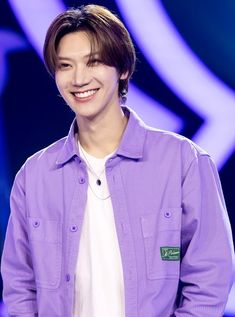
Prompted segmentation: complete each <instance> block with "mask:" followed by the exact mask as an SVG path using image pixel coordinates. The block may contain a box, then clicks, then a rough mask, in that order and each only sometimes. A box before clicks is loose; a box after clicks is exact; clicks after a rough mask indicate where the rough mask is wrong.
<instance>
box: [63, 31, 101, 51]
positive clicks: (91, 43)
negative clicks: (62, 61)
mask: <svg viewBox="0 0 235 317" xmlns="http://www.w3.org/2000/svg"><path fill="white" fill-rule="evenodd" d="M94 51H98V45H97V41H95V38H94V36H93V35H92V34H90V33H87V32H84V31H76V32H72V33H68V34H65V35H64V36H63V37H62V38H61V39H60V41H59V44H58V47H57V54H58V55H61V54H62V55H63V54H64V53H66V54H83V55H86V54H91V53H93V52H94Z"/></svg>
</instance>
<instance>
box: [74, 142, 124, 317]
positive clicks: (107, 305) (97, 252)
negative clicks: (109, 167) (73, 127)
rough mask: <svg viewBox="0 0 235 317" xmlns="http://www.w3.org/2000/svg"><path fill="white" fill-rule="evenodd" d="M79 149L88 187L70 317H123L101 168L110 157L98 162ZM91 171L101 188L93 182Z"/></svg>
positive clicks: (120, 277) (113, 229) (119, 267)
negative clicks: (84, 163)
mask: <svg viewBox="0 0 235 317" xmlns="http://www.w3.org/2000/svg"><path fill="white" fill-rule="evenodd" d="M79 147H80V153H81V157H82V158H83V159H84V161H85V162H86V163H87V165H88V168H87V170H88V176H89V186H88V192H87V204H86V209H85V214H84V222H83V226H82V232H81V240H80V247H79V254H78V261H77V267H76V278H75V301H74V313H73V317H124V316H125V300H124V281H123V271H122V262H121V255H120V249H119V244H118V239H117V233H116V227H115V221H114V214H113V207H112V202H111V198H110V194H109V189H108V186H107V181H106V175H105V169H104V168H105V162H106V160H107V159H108V157H109V156H110V155H109V156H108V157H105V158H102V159H99V158H96V157H93V156H91V155H89V154H88V153H87V152H85V150H84V149H82V150H81V146H80V145H79ZM90 167H92V170H93V172H91V168H90ZM94 172H95V174H96V175H97V176H98V177H99V179H100V180H101V185H98V184H97V183H96V181H97V176H95V175H94ZM100 174H101V175H100Z"/></svg>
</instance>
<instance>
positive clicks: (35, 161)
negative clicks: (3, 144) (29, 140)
mask: <svg viewBox="0 0 235 317" xmlns="http://www.w3.org/2000/svg"><path fill="white" fill-rule="evenodd" d="M66 140H67V137H64V138H61V139H59V140H57V141H56V142H54V143H52V144H50V145H49V146H47V147H45V148H43V149H41V150H39V151H38V152H36V153H34V154H33V155H31V156H30V157H28V158H27V159H26V161H25V162H24V164H23V165H22V167H21V168H20V170H19V171H18V173H17V174H16V180H18V179H20V178H22V177H24V176H26V175H25V174H28V175H31V176H33V175H34V174H36V173H39V172H41V171H42V170H50V169H51V170H52V169H54V168H55V167H56V161H57V158H58V156H59V153H60V152H61V151H62V149H63V147H64V145H65V143H66Z"/></svg>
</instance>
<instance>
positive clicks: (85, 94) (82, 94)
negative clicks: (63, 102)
mask: <svg viewBox="0 0 235 317" xmlns="http://www.w3.org/2000/svg"><path fill="white" fill-rule="evenodd" d="M96 91H97V89H92V90H88V91H84V92H76V93H74V95H75V96H76V97H79V98H86V97H89V96H92V95H94V93H96Z"/></svg>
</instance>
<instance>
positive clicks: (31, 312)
mask: <svg viewBox="0 0 235 317" xmlns="http://www.w3.org/2000/svg"><path fill="white" fill-rule="evenodd" d="M23 173H24V170H23V169H22V170H21V171H20V172H19V173H18V174H17V176H16V179H15V182H14V185H13V188H12V192H11V199H10V205H11V214H10V218H9V222H8V227H7V233H6V239H5V244H4V249H3V255H2V263H1V271H2V278H3V299H4V302H5V304H6V306H7V310H8V314H9V315H10V316H12V317H13V316H14V317H18V316H19V317H20V316H22V317H35V316H38V314H37V303H36V287H35V281H34V272H33V267H32V261H31V256H30V249H29V241H28V234H27V217H26V204H25V192H24V176H23V175H24V174H23Z"/></svg>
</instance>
